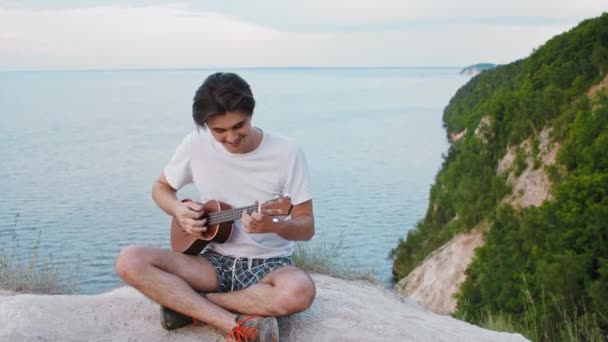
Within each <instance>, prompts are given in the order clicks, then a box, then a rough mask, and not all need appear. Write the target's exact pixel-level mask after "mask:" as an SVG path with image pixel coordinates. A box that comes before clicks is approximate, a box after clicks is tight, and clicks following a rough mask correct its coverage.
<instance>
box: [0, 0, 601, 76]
mask: <svg viewBox="0 0 608 342" xmlns="http://www.w3.org/2000/svg"><path fill="white" fill-rule="evenodd" d="M603 1H604V0H602V1H588V0H582V1H580V2H577V5H576V6H574V7H573V8H572V10H571V11H566V10H564V9H562V8H561V6H562V5H564V6H565V2H564V1H561V0H559V1H554V2H551V3H548V2H541V1H539V2H530V3H528V2H524V1H520V0H514V2H511V3H510V4H509V5H492V6H489V5H488V4H486V3H483V2H480V1H467V2H464V3H462V4H460V3H459V4H458V6H456V5H455V4H451V3H448V4H443V3H442V4H440V3H439V2H438V1H437V0H426V1H383V2H380V3H379V2H377V1H374V2H372V1H360V2H347V1H342V0H336V1H334V2H331V3H329V2H327V1H325V2H322V1H317V0H309V1H307V2H287V1H281V2H276V3H273V2H270V4H276V6H269V7H268V8H266V7H264V8H255V6H259V5H257V4H253V2H246V3H245V2H244V3H243V4H244V5H243V6H240V7H238V8H236V7H222V6H226V5H225V3H224V2H213V4H214V5H208V6H206V5H205V3H204V2H200V3H199V2H197V3H194V2H193V3H190V4H188V3H184V4H180V5H154V6H140V7H127V6H124V5H118V6H94V7H81V8H69V6H66V8H61V9H60V8H31V7H23V6H5V7H1V5H0V69H4V70H6V69H91V68H94V69H99V68H188V67H255V66H462V65H467V64H472V63H476V62H479V61H487V62H495V63H508V62H510V61H513V60H515V59H518V58H522V57H525V56H526V55H528V54H529V53H530V52H531V51H532V49H533V48H536V47H538V46H539V45H541V44H542V43H543V42H545V41H546V40H548V39H549V38H551V37H552V36H553V35H555V34H558V33H561V32H563V31H565V30H567V29H568V28H570V27H572V26H574V25H576V23H577V22H578V21H580V19H582V18H578V16H579V15H581V16H582V15H585V16H587V15H588V14H589V13H592V12H593V13H595V12H596V11H597V10H598V5H597V3H601V2H603ZM218 3H219V4H223V5H217V4H218ZM355 3H356V6H355V5H354V4H355ZM539 3H544V4H545V6H539V5H538V4H539ZM201 4H202V5H201ZM511 4H514V5H512V6H511ZM201 6H202V7H201ZM348 6H350V7H348ZM518 6H520V7H518ZM541 7H544V9H543V8H541ZM571 7H572V6H571ZM516 9H517V10H516ZM520 11H523V14H522V13H520ZM540 13H542V14H543V16H540ZM499 14H500V16H501V17H500V18H498V15H499ZM537 14H538V15H539V16H538V17H535V15H537ZM516 15H518V16H519V17H517V18H515V19H513V18H509V17H510V16H516ZM594 15H599V13H595V14H594ZM589 16H592V15H589ZM467 18H469V19H467ZM501 18H502V19H501ZM526 18H527V19H526ZM530 18H533V19H530ZM300 27H303V28H304V29H300Z"/></svg>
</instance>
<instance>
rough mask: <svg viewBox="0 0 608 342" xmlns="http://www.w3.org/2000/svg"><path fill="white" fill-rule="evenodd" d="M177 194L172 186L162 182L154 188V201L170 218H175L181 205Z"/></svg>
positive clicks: (155, 183)
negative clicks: (178, 206)
mask: <svg viewBox="0 0 608 342" xmlns="http://www.w3.org/2000/svg"><path fill="white" fill-rule="evenodd" d="M176 193H177V192H176V191H175V190H174V189H173V188H172V187H171V186H169V185H168V184H165V183H162V182H160V181H156V182H154V185H153V186H152V199H154V202H155V203H156V205H158V207H159V208H161V209H162V210H163V211H164V212H165V213H167V214H168V215H169V216H175V207H176V205H178V204H179V201H178V200H177V195H176Z"/></svg>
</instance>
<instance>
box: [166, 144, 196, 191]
mask: <svg viewBox="0 0 608 342" xmlns="http://www.w3.org/2000/svg"><path fill="white" fill-rule="evenodd" d="M191 151H192V135H188V136H186V138H184V140H182V142H181V143H180V144H179V146H177V149H176V150H175V153H173V157H171V160H170V161H169V164H167V166H165V169H164V172H165V178H166V179H167V182H169V185H171V186H172V187H173V188H174V189H175V190H179V189H181V188H182V187H184V186H185V185H187V184H190V183H192V169H191V168H190V158H191V157H192V153H191Z"/></svg>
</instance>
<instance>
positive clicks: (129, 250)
mask: <svg viewBox="0 0 608 342" xmlns="http://www.w3.org/2000/svg"><path fill="white" fill-rule="evenodd" d="M143 250H144V248H143V247H140V246H128V247H125V248H124V249H123V250H122V251H120V253H118V256H117V257H116V264H115V267H114V269H115V271H116V274H117V275H118V276H119V277H120V278H121V279H122V280H124V282H125V283H127V284H129V285H132V284H133V283H134V282H135V281H136V280H137V273H138V271H139V270H141V269H142V266H143V264H144V263H145V259H144V255H145V254H144V253H143Z"/></svg>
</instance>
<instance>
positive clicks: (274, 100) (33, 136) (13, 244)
mask: <svg viewBox="0 0 608 342" xmlns="http://www.w3.org/2000/svg"><path fill="white" fill-rule="evenodd" d="M217 71H231V72H236V73H238V74H239V75H241V76H242V77H243V78H245V79H246V80H247V81H248V82H249V83H250V85H251V87H252V89H253V92H254V96H255V98H256V103H257V105H256V109H255V113H254V116H253V124H254V125H255V126H258V127H260V128H262V129H264V130H265V131H270V132H273V133H275V134H280V135H285V136H288V137H290V138H292V139H293V140H295V141H296V142H297V143H298V144H299V145H300V146H301V147H302V149H303V150H304V152H305V154H306V157H307V160H308V165H309V170H310V175H311V183H312V192H313V201H314V211H315V222H316V235H315V236H314V238H313V239H312V240H311V241H310V242H308V243H310V244H320V243H321V244H323V243H324V244H326V245H327V244H328V245H330V246H339V255H340V258H341V259H342V262H344V263H346V264H349V265H353V266H354V267H356V268H358V269H360V270H362V271H365V270H370V271H372V272H373V273H374V274H375V275H376V277H377V279H378V280H379V281H380V282H381V283H382V284H384V285H386V286H392V283H391V267H392V260H391V259H390V258H389V252H390V251H391V249H392V248H394V247H396V246H397V244H398V241H399V239H403V238H405V236H406V234H407V232H408V231H409V230H411V229H413V228H414V227H415V226H416V224H417V222H418V221H420V220H421V219H422V218H423V217H424V215H425V213H426V210H427V207H428V200H429V191H430V187H431V185H432V184H433V181H434V178H435V176H436V174H437V172H438V170H439V168H440V166H441V163H442V161H443V156H444V155H445V154H446V153H447V150H448V148H449V143H448V140H447V137H446V131H445V128H444V127H443V125H442V120H441V118H442V114H443V109H444V108H445V106H446V105H447V104H448V102H449V100H450V98H451V97H452V96H453V95H454V93H455V92H456V91H457V90H458V88H459V87H461V86H462V85H464V84H465V83H466V82H468V80H469V79H470V76H462V75H458V72H459V71H460V68H459V67H446V68H243V69H240V68H237V69H161V70H81V71H4V72H0V253H5V255H9V254H12V255H16V256H19V255H20V256H21V257H22V260H25V262H26V263H27V262H28V260H31V258H32V256H33V255H35V257H36V259H37V260H38V261H39V262H41V263H43V262H50V263H52V264H54V265H57V266H58V267H59V268H60V269H61V270H62V273H61V274H62V276H65V277H75V278H72V280H75V281H76V282H77V284H78V285H79V286H78V288H79V290H78V291H79V293H81V294H96V293H101V292H106V291H109V290H111V289H114V288H116V287H118V286H121V285H122V282H121V281H120V279H119V278H118V277H117V276H116V274H115V273H114V261H115V257H116V255H117V254H118V253H119V252H120V250H121V249H122V248H124V247H125V246H128V245H132V244H142V245H148V246H156V247H163V248H169V228H168V224H169V222H170V219H169V217H168V216H167V215H166V214H165V213H164V212H162V211H161V210H160V209H158V207H156V205H155V204H154V202H153V201H152V198H151V187H152V184H153V182H154V181H155V179H156V178H157V177H158V176H159V175H160V173H161V171H162V169H163V167H164V166H165V164H166V163H167V162H168V161H169V158H170V157H171V155H172V154H173V152H174V150H175V148H176V147H177V145H178V144H179V142H180V141H181V140H182V138H183V137H184V136H185V135H186V134H188V132H190V131H192V130H193V129H195V126H194V123H193V121H192V117H191V106H192V98H193V95H194V92H195V90H196V89H197V88H198V86H199V85H200V84H201V83H202V81H203V80H204V79H205V78H206V77H207V76H208V75H209V74H211V73H213V72H217ZM178 196H180V197H192V196H196V190H195V189H194V188H193V187H191V186H190V187H186V188H185V189H183V190H182V191H180V192H179V193H178ZM336 248H338V247H336Z"/></svg>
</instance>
